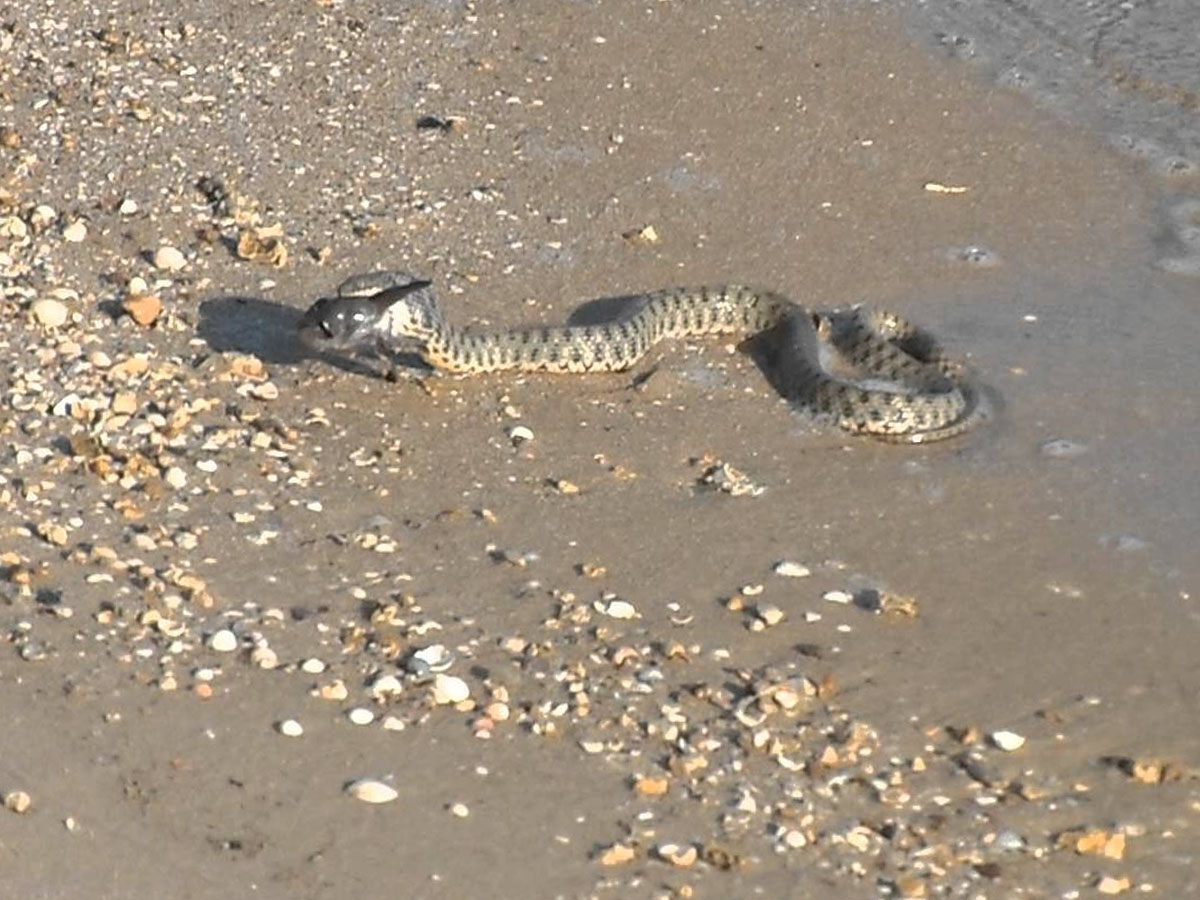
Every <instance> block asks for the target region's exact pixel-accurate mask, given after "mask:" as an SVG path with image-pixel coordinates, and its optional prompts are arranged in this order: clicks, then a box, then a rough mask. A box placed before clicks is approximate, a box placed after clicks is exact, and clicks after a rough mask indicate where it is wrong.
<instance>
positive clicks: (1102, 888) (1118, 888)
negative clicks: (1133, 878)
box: [1096, 875, 1129, 896]
mask: <svg viewBox="0 0 1200 900" xmlns="http://www.w3.org/2000/svg"><path fill="white" fill-rule="evenodd" d="M1096 890H1097V891H1099V892H1100V893H1101V894H1106V895H1108V896H1113V895H1114V894H1123V893H1125V892H1126V891H1127V890H1129V879H1128V878H1125V877H1121V878H1113V877H1112V876H1111V875H1105V876H1104V877H1103V878H1101V879H1100V880H1099V881H1098V882H1097V883H1096Z"/></svg>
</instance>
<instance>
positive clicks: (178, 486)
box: [163, 466, 188, 491]
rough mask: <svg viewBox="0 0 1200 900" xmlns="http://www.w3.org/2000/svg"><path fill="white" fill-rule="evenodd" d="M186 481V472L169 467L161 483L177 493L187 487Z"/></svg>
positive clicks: (176, 467)
mask: <svg viewBox="0 0 1200 900" xmlns="http://www.w3.org/2000/svg"><path fill="white" fill-rule="evenodd" d="M187 480H188V479H187V472H185V471H184V470H183V469H181V468H179V466H171V467H170V468H169V469H167V471H166V472H164V473H163V481H165V482H166V483H167V484H168V485H170V486H171V487H173V488H174V489H175V490H177V491H178V490H182V489H183V488H185V487H187Z"/></svg>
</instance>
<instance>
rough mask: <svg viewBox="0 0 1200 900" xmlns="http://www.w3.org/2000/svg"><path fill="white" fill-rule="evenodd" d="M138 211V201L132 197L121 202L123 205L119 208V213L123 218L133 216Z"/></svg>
mask: <svg viewBox="0 0 1200 900" xmlns="http://www.w3.org/2000/svg"><path fill="white" fill-rule="evenodd" d="M137 211H138V205H137V201H136V200H133V199H132V198H130V197H126V198H125V199H124V200H122V201H121V205H120V206H119V207H117V212H119V213H120V214H121V215H123V216H132V215H133V214H134V213H135V212H137Z"/></svg>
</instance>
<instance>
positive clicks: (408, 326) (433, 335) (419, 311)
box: [377, 287, 455, 346]
mask: <svg viewBox="0 0 1200 900" xmlns="http://www.w3.org/2000/svg"><path fill="white" fill-rule="evenodd" d="M377 327H378V329H379V332H380V333H381V334H382V335H383V336H384V337H387V338H390V339H393V340H402V339H410V340H415V341H417V342H418V343H419V344H421V345H423V346H428V345H431V344H443V343H445V342H446V341H448V340H450V339H451V338H452V337H453V335H454V333H455V328H454V327H453V326H452V325H450V323H449V322H447V321H446V318H445V316H443V315H442V310H441V307H440V306H438V302H437V300H436V299H435V298H434V296H433V291H432V290H431V289H430V288H428V287H423V288H421V289H420V290H416V291H413V292H412V293H410V294H407V295H406V296H404V297H403V298H402V299H400V300H399V301H397V302H395V303H392V304H391V305H390V306H388V307H386V308H385V309H384V310H383V312H382V314H381V316H380V319H379V323H378V326H377Z"/></svg>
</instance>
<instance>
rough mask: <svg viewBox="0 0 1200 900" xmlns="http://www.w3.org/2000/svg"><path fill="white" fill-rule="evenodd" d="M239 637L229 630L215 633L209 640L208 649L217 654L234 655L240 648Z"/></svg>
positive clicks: (225, 629)
mask: <svg viewBox="0 0 1200 900" xmlns="http://www.w3.org/2000/svg"><path fill="white" fill-rule="evenodd" d="M238 643H239V641H238V636H237V635H236V634H234V633H233V632H232V631H230V630H229V629H228V628H222V629H221V630H220V631H215V632H213V633H212V634H211V635H210V636H209V638H208V649H209V650H215V651H216V652H217V653H232V652H233V651H234V650H236V649H237V648H238Z"/></svg>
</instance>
